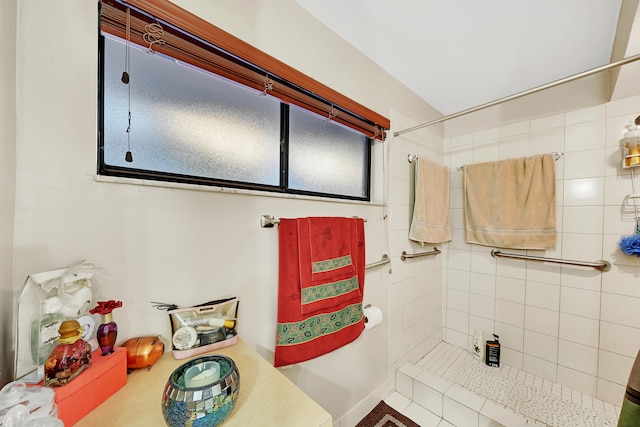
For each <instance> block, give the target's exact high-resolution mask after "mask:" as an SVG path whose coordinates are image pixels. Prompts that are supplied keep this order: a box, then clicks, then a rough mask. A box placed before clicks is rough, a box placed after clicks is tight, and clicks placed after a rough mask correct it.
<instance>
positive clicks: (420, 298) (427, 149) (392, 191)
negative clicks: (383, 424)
mask: <svg viewBox="0 0 640 427" xmlns="http://www.w3.org/2000/svg"><path fill="white" fill-rule="evenodd" d="M392 123H393V124H394V127H395V128H396V129H406V128H409V127H411V126H414V125H416V123H415V122H412V121H411V120H409V119H407V118H406V117H405V116H403V115H402V114H400V113H398V112H397V111H394V113H393V115H392ZM385 147H386V149H387V150H388V151H387V153H386V155H385V157H386V158H387V159H389V160H388V164H387V165H385V168H388V176H389V180H388V188H387V189H386V194H387V195H388V196H387V198H388V200H387V203H386V205H387V207H388V208H387V221H388V230H389V236H388V239H389V251H390V253H389V256H390V258H391V264H388V267H387V271H388V272H389V315H388V320H389V366H388V368H389V373H388V376H387V377H388V378H389V382H388V384H387V391H391V390H393V389H394V388H395V376H396V374H395V372H396V370H397V369H398V368H399V367H400V366H402V365H403V364H404V363H416V362H417V361H418V360H420V359H421V358H422V357H423V356H424V355H425V354H426V353H428V352H429V350H431V349H432V348H434V347H435V346H436V345H437V344H438V343H439V342H440V341H441V340H442V319H443V316H442V289H443V288H442V280H443V265H444V256H443V255H442V254H440V255H437V256H427V257H424V258H416V259H409V260H406V261H402V260H401V259H400V257H401V254H402V252H403V251H406V252H407V253H418V252H426V251H432V250H433V245H431V246H426V247H421V246H420V245H418V244H416V243H413V242H411V241H409V239H408V235H409V224H410V218H411V212H412V205H413V179H414V175H413V172H414V171H413V167H414V166H413V165H412V164H411V163H409V161H408V155H409V154H414V155H417V156H420V157H425V158H428V159H430V160H432V161H434V162H438V163H442V162H443V140H442V137H441V136H438V135H436V134H434V133H432V132H431V131H429V130H426V131H420V132H414V133H410V134H407V135H406V136H401V137H397V138H394V139H393V140H392V142H391V143H389V144H387V143H385ZM437 246H438V247H439V248H440V249H442V245H437Z"/></svg>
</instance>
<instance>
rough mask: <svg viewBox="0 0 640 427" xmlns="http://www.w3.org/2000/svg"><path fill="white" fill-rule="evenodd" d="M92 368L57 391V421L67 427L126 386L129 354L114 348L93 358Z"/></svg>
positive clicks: (96, 353) (120, 348)
mask: <svg viewBox="0 0 640 427" xmlns="http://www.w3.org/2000/svg"><path fill="white" fill-rule="evenodd" d="M91 358H92V360H91V366H90V367H88V368H87V369H85V370H84V371H83V372H81V373H80V374H79V375H78V376H77V377H75V378H74V379H73V380H71V381H69V383H68V384H65V385H64V386H62V387H55V388H54V390H55V393H56V405H57V406H58V418H60V419H61V420H62V421H63V422H64V425H65V427H70V426H72V425H74V424H75V423H77V422H78V421H79V420H80V419H81V418H82V417H84V416H85V415H87V414H88V413H89V412H91V411H93V410H94V409H95V408H96V407H97V406H98V405H100V404H101V403H102V402H104V401H105V400H107V399H108V398H109V397H110V396H111V395H112V394H114V393H115V392H116V391H118V390H120V389H121V388H122V387H123V386H124V385H125V384H126V383H127V350H126V349H125V348H124V347H115V348H114V349H113V353H111V354H110V355H108V356H103V355H102V351H101V350H99V349H98V350H96V351H94V352H93V353H92V354H91Z"/></svg>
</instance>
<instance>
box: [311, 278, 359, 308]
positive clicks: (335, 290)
mask: <svg viewBox="0 0 640 427" xmlns="http://www.w3.org/2000/svg"><path fill="white" fill-rule="evenodd" d="M355 289H358V276H353V277H352V278H350V279H344V280H338V281H337V282H332V283H325V284H323V285H318V286H310V287H308V288H304V289H303V290H302V293H301V295H300V299H301V304H310V303H312V302H316V301H321V300H323V299H327V298H335V297H339V296H340V295H346V294H348V293H349V292H352V291H353V290H355Z"/></svg>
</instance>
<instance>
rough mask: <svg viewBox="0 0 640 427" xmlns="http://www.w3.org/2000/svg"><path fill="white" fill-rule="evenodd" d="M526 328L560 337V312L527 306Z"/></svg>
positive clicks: (525, 314) (525, 315)
mask: <svg viewBox="0 0 640 427" xmlns="http://www.w3.org/2000/svg"><path fill="white" fill-rule="evenodd" d="M524 328H525V329H527V330H530V331H534V332H539V333H541V334H545V335H550V336H553V337H558V311H557V310H547V309H545V308H538V307H533V306H527V307H526V308H525V311H524Z"/></svg>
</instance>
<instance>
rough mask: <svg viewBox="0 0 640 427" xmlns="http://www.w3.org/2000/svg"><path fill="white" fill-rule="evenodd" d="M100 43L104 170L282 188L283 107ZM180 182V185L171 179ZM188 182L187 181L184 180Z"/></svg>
mask: <svg viewBox="0 0 640 427" xmlns="http://www.w3.org/2000/svg"><path fill="white" fill-rule="evenodd" d="M125 53H126V51H125V44H124V43H122V42H120V41H119V40H113V39H111V38H109V37H107V38H105V46H104V58H105V59H104V92H103V93H104V109H103V112H104V135H103V137H104V163H105V165H106V166H118V167H123V168H130V169H136V170H145V171H153V172H160V173H166V174H171V175H178V176H188V177H204V178H212V179H220V180H225V181H238V182H245V183H246V182H249V183H255V184H260V185H272V186H279V184H280V102H279V101H278V100H276V99H274V98H271V97H267V96H260V92H258V91H255V90H252V89H249V88H245V87H243V86H240V85H238V84H235V83H231V82H229V81H227V80H225V79H222V78H220V77H217V76H213V75H211V74H209V73H206V72H203V71H201V70H199V69H195V68H193V67H190V66H186V65H184V64H181V63H177V62H176V61H173V60H171V59H168V58H166V57H163V56H162V55H160V54H153V53H148V51H147V49H144V50H142V49H139V48H134V47H132V48H131V60H130V63H131V72H130V85H131V131H130V132H131V136H130V139H131V153H132V157H133V162H131V163H128V162H125V154H126V152H127V150H128V147H127V133H126V130H127V126H128V119H127V118H128V102H129V101H128V90H129V87H128V86H127V85H126V84H123V83H122V82H121V76H122V72H123V70H124V59H125ZM176 180H177V181H180V179H176ZM187 181H189V180H188V179H187Z"/></svg>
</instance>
